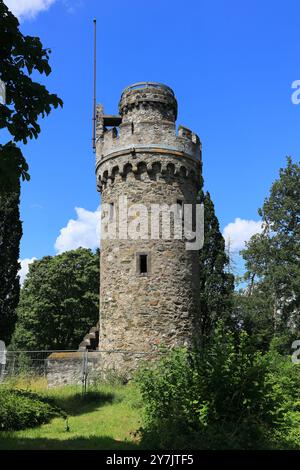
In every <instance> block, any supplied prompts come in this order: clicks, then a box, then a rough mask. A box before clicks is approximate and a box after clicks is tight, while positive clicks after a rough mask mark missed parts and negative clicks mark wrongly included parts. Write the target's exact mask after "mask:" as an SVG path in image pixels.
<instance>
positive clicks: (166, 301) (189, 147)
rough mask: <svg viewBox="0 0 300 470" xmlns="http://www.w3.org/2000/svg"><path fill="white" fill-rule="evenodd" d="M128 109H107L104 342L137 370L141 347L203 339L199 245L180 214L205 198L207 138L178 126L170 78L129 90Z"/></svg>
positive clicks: (101, 151) (118, 361) (101, 117)
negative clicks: (192, 242) (201, 194)
mask: <svg viewBox="0 0 300 470" xmlns="http://www.w3.org/2000/svg"><path fill="white" fill-rule="evenodd" d="M119 113H120V114H119V115H117V116H114V115H106V114H105V113H104V112H103V108H102V106H100V105H99V106H98V107H97V135H96V154H97V162H96V176H97V185H98V189H99V191H100V192H101V195H102V199H101V201H102V239H101V261H100V272H101V277H100V338H99V349H100V350H103V351H114V350H118V351H121V350H122V351H127V353H124V354H123V353H120V354H118V355H117V354H113V353H112V354H107V355H105V356H106V358H105V362H106V363H108V365H109V364H114V365H115V366H116V367H118V368H119V369H122V368H123V367H124V364H125V362H126V364H128V366H129V368H132V367H135V365H136V361H137V358H138V357H139V354H140V353H149V357H150V356H151V357H155V356H156V355H157V352H158V351H159V349H160V346H164V347H167V348H171V347H174V346H179V345H190V344H191V342H192V341H193V340H194V339H197V335H198V327H197V323H198V322H197V317H198V315H199V308H198V297H199V271H198V269H199V268H198V266H199V263H198V256H199V251H198V250H194V249H187V244H186V239H185V238H184V236H183V237H180V230H181V228H183V227H184V221H183V220H182V221H180V218H181V217H182V218H183V217H185V206H186V205H187V204H189V205H193V206H195V204H196V202H197V194H198V191H199V187H200V184H201V144H200V141H199V138H198V136H197V135H196V134H194V133H193V132H191V131H190V130H189V129H187V128H186V127H183V126H179V129H178V132H177V131H176V126H175V121H176V118H177V101H176V98H175V96H174V93H173V91H172V90H171V89H170V88H169V87H167V86H165V85H162V84H159V83H150V82H145V83H138V84H134V85H131V86H129V87H127V88H126V89H125V90H124V91H123V93H122V96H121V99H120V102H119ZM170 207H171V211H170V212H169V213H168V210H169V209H168V208H170ZM176 211H177V212H176ZM168 215H169V216H170V217H169V222H170V223H169V226H168V221H167V219H168ZM155 217H158V218H156V219H155ZM175 217H178V218H177V219H176V220H177V222H175ZM178 220H179V222H180V223H179V225H178ZM145 221H146V222H145ZM157 221H158V222H159V228H157ZM168 230H169V231H170V236H169V237H168ZM178 230H179V231H178ZM178 234H179V235H178ZM139 235H140V236H139Z"/></svg>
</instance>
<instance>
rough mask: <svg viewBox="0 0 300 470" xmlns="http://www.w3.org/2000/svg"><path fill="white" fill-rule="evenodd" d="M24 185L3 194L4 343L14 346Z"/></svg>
mask: <svg viewBox="0 0 300 470" xmlns="http://www.w3.org/2000/svg"><path fill="white" fill-rule="evenodd" d="M19 203H20V184H18V186H17V189H15V188H14V190H13V191H6V192H4V191H0V339H1V340H3V341H5V343H6V344H8V343H9V342H10V339H11V336H12V333H13V331H14V327H15V323H16V320H17V316H16V308H17V305H18V302H19V294H20V284H19V276H18V271H19V269H20V264H19V261H18V260H19V246H20V240H21V237H22V223H21V221H20V211H19Z"/></svg>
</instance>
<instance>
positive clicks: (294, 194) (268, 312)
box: [238, 157, 300, 345]
mask: <svg viewBox="0 0 300 470" xmlns="http://www.w3.org/2000/svg"><path fill="white" fill-rule="evenodd" d="M299 181H300V166H299V164H296V163H293V162H292V159H291V158H290V157H289V158H288V159H287V166H286V168H282V169H281V170H280V175H279V179H278V180H276V181H275V182H274V183H273V185H272V187H271V191H270V196H269V197H268V198H267V199H266V200H265V202H264V204H263V207H262V209H260V210H259V214H260V216H261V217H262V220H263V224H264V230H263V232H262V233H261V234H257V235H254V236H253V237H252V238H251V239H250V241H249V242H248V243H247V246H246V249H245V250H243V252H242V255H243V257H244V259H245V261H246V269H247V272H246V276H245V277H246V280H247V281H248V283H249V285H248V289H247V291H246V294H247V296H248V297H249V299H248V301H246V303H247V304H248V307H249V308H248V309H247V311H243V309H241V312H242V316H241V318H240V320H241V322H242V323H243V324H244V325H245V326H247V328H248V329H249V331H250V330H252V331H253V332H254V333H255V331H256V330H257V325H258V324H257V321H259V319H258V315H259V314H260V315H263V316H264V317H265V320H266V322H268V323H269V328H268V331H266V335H267V337H269V338H270V337H272V336H274V335H276V336H286V337H288V336H289V335H291V336H293V335H294V337H297V336H299V333H300V321H299V318H300V316H299V313H300V184H299ZM238 300H239V299H238ZM241 302H242V303H243V304H245V300H244V301H243V299H241ZM258 304H261V305H260V312H258V311H257V305H258ZM244 314H246V316H243V315H244ZM266 322H265V326H266ZM289 341H290V340H289ZM289 345H290V342H289Z"/></svg>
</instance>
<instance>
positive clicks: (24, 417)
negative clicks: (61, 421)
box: [0, 387, 65, 431]
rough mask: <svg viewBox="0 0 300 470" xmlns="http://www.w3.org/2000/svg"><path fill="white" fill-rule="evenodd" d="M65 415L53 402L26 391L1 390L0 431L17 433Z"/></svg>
mask: <svg viewBox="0 0 300 470" xmlns="http://www.w3.org/2000/svg"><path fill="white" fill-rule="evenodd" d="M55 416H62V417H65V413H64V412H63V411H62V410H61V409H60V408H58V407H57V406H56V405H55V404H54V403H53V402H52V401H51V400H49V399H48V398H45V397H43V396H41V395H38V394H37V393H33V392H29V391H26V390H17V389H9V388H5V387H3V388H0V430H1V431H15V430H19V429H24V428H29V427H30V428H32V427H34V426H39V425H40V424H43V423H47V422H49V421H50V420H51V419H52V418H54V417H55Z"/></svg>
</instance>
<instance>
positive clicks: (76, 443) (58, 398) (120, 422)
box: [0, 380, 141, 450]
mask: <svg viewBox="0 0 300 470" xmlns="http://www.w3.org/2000/svg"><path fill="white" fill-rule="evenodd" d="M14 385H15V386H17V387H18V388H20V387H21V388H27V389H31V390H34V391H38V392H39V393H43V394H46V395H47V396H51V397H52V398H54V399H55V402H56V403H57V404H58V405H59V406H60V407H61V408H63V409H64V410H65V411H66V412H67V414H68V416H69V418H68V423H66V422H65V420H64V419H62V418H55V419H53V420H52V421H51V422H50V423H48V424H45V425H42V426H39V427H38V428H33V429H26V430H24V431H15V432H0V449H1V450H3V449H107V450H110V449H112V450H114V449H137V448H139V443H138V439H137V437H136V436H135V432H136V430H137V429H138V428H139V426H140V414H141V407H140V405H139V397H138V393H137V390H136V389H135V387H134V386H133V385H114V386H109V385H103V386H101V387H93V388H91V389H90V390H89V392H88V393H87V395H86V396H82V395H81V389H80V387H60V388H55V389H50V390H46V388H45V383H44V382H43V381H42V380H37V381H35V382H31V383H21V384H20V383H17V384H14ZM67 424H68V427H69V430H67Z"/></svg>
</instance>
